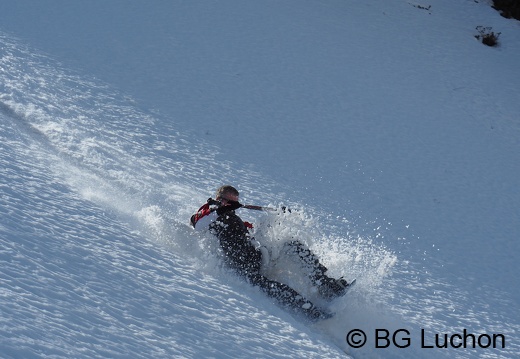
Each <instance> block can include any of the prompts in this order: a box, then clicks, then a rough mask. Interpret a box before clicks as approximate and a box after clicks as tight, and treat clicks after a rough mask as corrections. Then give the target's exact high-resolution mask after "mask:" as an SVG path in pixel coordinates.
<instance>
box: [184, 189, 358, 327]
mask: <svg viewBox="0 0 520 359" xmlns="http://www.w3.org/2000/svg"><path fill="white" fill-rule="evenodd" d="M240 207H242V204H240V202H239V192H238V191H237V190H236V188H234V187H232V186H229V185H225V186H222V187H220V188H219V189H217V191H216V195H215V199H212V198H210V199H208V201H207V203H206V204H204V205H203V206H202V207H200V208H199V210H198V211H197V213H195V214H194V215H193V216H191V224H192V226H193V227H194V228H195V229H196V230H209V231H210V233H212V234H213V235H215V236H216V237H217V238H218V240H219V243H220V247H221V248H222V250H223V252H224V256H225V259H224V260H225V263H226V264H227V265H228V266H229V267H231V268H232V269H234V270H235V271H236V272H237V274H239V275H240V276H243V277H245V278H246V280H248V281H249V283H251V284H252V285H254V286H258V287H259V288H260V289H261V290H262V291H263V292H265V293H266V294H267V295H269V296H270V297H272V298H275V299H276V300H277V301H278V302H279V303H280V304H282V305H283V306H286V307H289V308H291V309H293V310H294V311H295V312H298V313H301V314H304V315H306V316H307V317H309V318H310V319H312V320H318V319H323V318H327V317H330V316H331V315H330V313H327V312H326V311H324V310H322V309H320V308H318V307H316V306H315V305H314V304H313V303H311V302H310V301H309V300H307V299H306V298H304V297H303V296H302V295H301V294H299V293H298V292H297V291H295V290H294V289H292V288H291V287H289V286H288V285H286V284H282V283H280V282H277V281H274V280H271V279H269V278H267V277H265V276H264V275H262V274H261V273H260V269H261V265H262V260H266V258H265V257H266V256H267V255H268V253H267V251H262V250H261V249H259V248H258V246H255V244H254V242H255V241H254V238H252V237H251V235H250V233H249V231H248V228H252V225H251V224H250V223H248V222H244V221H242V219H241V218H240V217H239V216H238V215H237V214H236V213H235V210H236V209H238V208H240ZM284 252H285V253H286V254H290V255H295V256H296V257H298V258H299V260H300V261H301V264H302V267H303V268H305V269H306V272H307V275H308V276H309V278H310V280H311V282H312V283H313V284H314V285H315V286H317V287H318V292H319V293H320V294H321V295H322V296H323V297H324V298H327V299H333V298H335V297H339V296H342V295H343V294H345V293H346V291H347V287H348V285H349V284H348V283H347V281H346V280H345V279H343V278H340V279H334V278H331V277H328V276H327V275H326V274H325V273H326V272H327V268H326V267H325V266H323V265H322V264H321V263H320V262H319V260H318V258H317V257H316V255H314V254H313V253H312V252H311V251H310V250H309V249H308V248H306V247H305V245H304V244H303V243H301V242H299V241H291V242H288V243H286V244H285V245H284Z"/></svg>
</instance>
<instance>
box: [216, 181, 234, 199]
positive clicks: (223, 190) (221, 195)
mask: <svg viewBox="0 0 520 359" xmlns="http://www.w3.org/2000/svg"><path fill="white" fill-rule="evenodd" d="M239 196H240V194H239V193H238V191H237V189H236V188H235V187H233V186H230V185H225V186H221V187H219V188H218V189H217V192H216V193H215V199H216V200H217V201H221V202H222V201H226V202H227V201H235V202H238V197H239Z"/></svg>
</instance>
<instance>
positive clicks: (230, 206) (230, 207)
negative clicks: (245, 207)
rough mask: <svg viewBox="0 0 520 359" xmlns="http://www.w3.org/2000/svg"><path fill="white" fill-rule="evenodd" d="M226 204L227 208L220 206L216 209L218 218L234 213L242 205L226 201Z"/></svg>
mask: <svg viewBox="0 0 520 359" xmlns="http://www.w3.org/2000/svg"><path fill="white" fill-rule="evenodd" d="M228 203H229V204H228V205H227V206H220V207H219V208H217V214H218V215H219V216H220V215H222V214H224V213H226V212H229V211H234V210H235V209H237V208H240V207H242V204H241V203H240V202H237V201H228Z"/></svg>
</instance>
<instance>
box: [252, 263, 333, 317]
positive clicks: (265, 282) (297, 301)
mask: <svg viewBox="0 0 520 359" xmlns="http://www.w3.org/2000/svg"><path fill="white" fill-rule="evenodd" d="M247 277H248V279H249V281H250V283H251V284H252V285H254V286H258V287H259V288H260V289H261V290H262V291H263V292H264V293H266V294H267V295H268V296H270V297H271V298H274V299H276V300H277V301H278V303H280V304H281V305H282V306H284V307H287V308H290V309H292V310H293V311H295V312H296V313H298V314H304V315H306V316H307V317H309V318H310V319H320V318H326V317H327V313H325V312H323V311H322V310H320V309H319V308H316V306H315V305H314V304H312V302H310V301H309V300H307V299H306V298H304V297H303V296H302V295H301V294H300V293H298V292H297V291H295V290H294V289H292V288H291V287H289V286H288V285H286V284H283V283H280V282H277V281H274V280H270V279H268V278H267V277H265V276H263V275H261V274H259V273H255V274H249V275H248V276H247Z"/></svg>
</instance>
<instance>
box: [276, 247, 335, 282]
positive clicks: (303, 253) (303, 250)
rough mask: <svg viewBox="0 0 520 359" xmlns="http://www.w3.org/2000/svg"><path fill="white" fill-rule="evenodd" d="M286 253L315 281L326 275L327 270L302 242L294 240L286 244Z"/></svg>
mask: <svg viewBox="0 0 520 359" xmlns="http://www.w3.org/2000/svg"><path fill="white" fill-rule="evenodd" d="M283 249H284V253H285V254H287V255H288V256H289V257H290V258H291V259H292V260H293V261H298V262H299V264H300V266H301V268H302V270H303V271H304V272H305V274H306V275H307V276H309V278H310V279H311V280H312V281H313V283H314V282H315V280H317V279H319V278H321V277H322V276H323V275H325V272H326V271H327V268H326V267H325V266H324V265H323V264H321V263H320V261H319V259H318V257H317V256H316V255H315V254H314V253H313V252H312V251H311V250H310V249H309V248H308V247H307V246H306V245H305V244H303V243H302V242H300V241H297V240H294V241H290V242H287V243H285V244H284V246H283Z"/></svg>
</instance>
